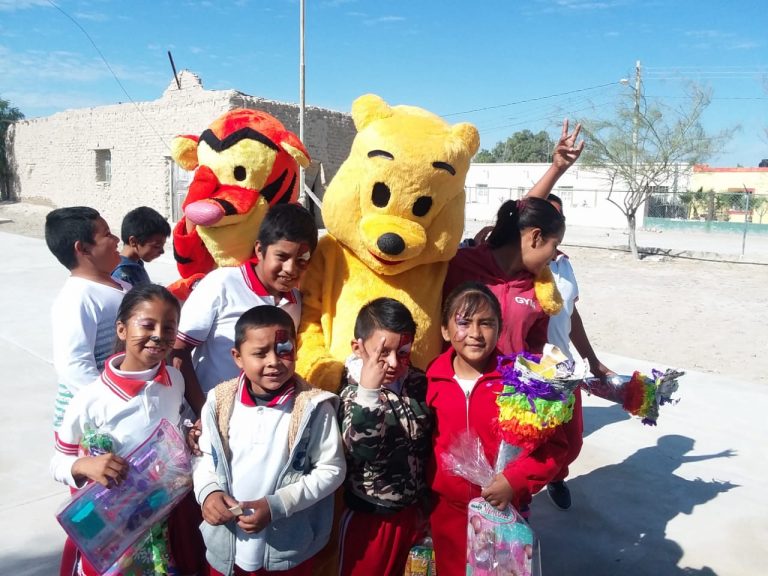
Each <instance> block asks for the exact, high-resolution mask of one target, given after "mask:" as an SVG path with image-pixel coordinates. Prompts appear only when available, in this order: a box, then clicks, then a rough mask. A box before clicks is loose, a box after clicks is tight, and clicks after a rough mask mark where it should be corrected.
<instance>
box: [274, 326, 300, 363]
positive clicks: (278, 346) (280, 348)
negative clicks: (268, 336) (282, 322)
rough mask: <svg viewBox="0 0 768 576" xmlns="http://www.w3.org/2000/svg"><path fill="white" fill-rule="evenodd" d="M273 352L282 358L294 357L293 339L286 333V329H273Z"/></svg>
mask: <svg viewBox="0 0 768 576" xmlns="http://www.w3.org/2000/svg"><path fill="white" fill-rule="evenodd" d="M275 353H276V354H277V356H278V358H283V359H284V360H293V359H294V358H295V355H296V352H295V347H294V345H293V340H291V338H290V336H289V335H288V330H282V329H280V330H275Z"/></svg>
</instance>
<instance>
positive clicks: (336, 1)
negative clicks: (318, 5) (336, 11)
mask: <svg viewBox="0 0 768 576" xmlns="http://www.w3.org/2000/svg"><path fill="white" fill-rule="evenodd" d="M355 2H357V0H327V1H326V2H323V6H329V7H331V8H338V7H339V6H344V5H346V4H354V3H355Z"/></svg>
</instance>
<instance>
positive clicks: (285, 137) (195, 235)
mask: <svg viewBox="0 0 768 576" xmlns="http://www.w3.org/2000/svg"><path fill="white" fill-rule="evenodd" d="M171 155H172V156H173V159H174V160H175V161H176V162H177V163H178V164H179V166H181V167H182V168H184V169H185V170H195V169H197V172H195V176H194V178H193V180H192V183H191V184H190V186H189V192H188V193H187V197H186V198H185V200H184V203H183V204H182V210H183V212H184V216H183V217H182V218H181V219H180V220H179V222H178V223H177V224H176V227H175V228H174V230H173V254H174V257H175V258H176V263H177V267H178V270H179V274H180V275H181V280H178V281H176V282H174V283H173V284H172V285H171V286H170V287H169V288H170V289H171V291H172V292H173V293H174V295H176V297H177V298H179V299H180V300H182V301H183V300H186V299H187V297H188V296H189V293H190V291H191V290H192V288H193V287H194V285H195V284H196V283H197V282H198V281H199V280H200V279H201V278H202V277H203V276H205V275H206V274H207V273H208V272H210V271H211V270H213V269H214V268H217V267H219V266H238V265H240V264H241V263H242V262H244V261H245V260H247V259H249V258H251V257H252V256H253V248H254V245H255V244H256V237H257V236H258V232H259V225H260V224H261V221H262V219H263V218H264V214H266V212H267V210H268V209H269V207H270V206H273V205H275V204H278V203H283V202H285V203H287V202H295V201H296V200H297V197H298V186H297V180H298V175H297V174H298V166H299V165H300V166H302V167H304V168H306V167H307V166H309V162H310V158H309V154H308V153H307V151H306V149H305V148H304V145H303V144H302V143H301V141H300V140H299V138H298V137H297V136H296V135H295V134H294V133H293V132H290V131H288V130H286V129H285V127H284V126H283V125H282V124H281V123H280V121H279V120H277V119H276V118H274V117H273V116H270V115H269V114H267V113H265V112H261V111H259V110H246V109H241V108H238V109H234V110H230V111H229V112H227V113H226V114H224V115H223V116H221V117H219V118H217V119H216V120H215V121H214V122H213V123H212V124H211V125H210V126H209V127H208V128H207V129H206V130H205V131H204V132H203V133H202V134H201V135H200V136H199V137H198V136H177V137H176V138H174V139H173V142H172V143H171Z"/></svg>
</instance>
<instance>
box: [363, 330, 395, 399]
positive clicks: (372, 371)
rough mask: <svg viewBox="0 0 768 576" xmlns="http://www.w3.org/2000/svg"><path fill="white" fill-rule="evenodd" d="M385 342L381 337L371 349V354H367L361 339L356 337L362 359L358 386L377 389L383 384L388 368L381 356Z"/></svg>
mask: <svg viewBox="0 0 768 576" xmlns="http://www.w3.org/2000/svg"><path fill="white" fill-rule="evenodd" d="M385 342H386V340H385V339H384V338H383V337H382V339H381V342H379V343H378V344H377V345H376V348H374V349H373V354H368V351H367V350H366V349H365V345H364V342H363V339H362V338H358V339H357V346H358V350H359V352H360V358H361V359H362V360H363V368H362V370H361V371H360V386H362V387H363V388H368V389H369V390H377V389H379V388H381V387H382V385H383V384H384V379H385V378H386V376H387V370H389V366H388V365H387V361H386V359H385V358H382V357H381V351H382V349H383V348H384V343H385Z"/></svg>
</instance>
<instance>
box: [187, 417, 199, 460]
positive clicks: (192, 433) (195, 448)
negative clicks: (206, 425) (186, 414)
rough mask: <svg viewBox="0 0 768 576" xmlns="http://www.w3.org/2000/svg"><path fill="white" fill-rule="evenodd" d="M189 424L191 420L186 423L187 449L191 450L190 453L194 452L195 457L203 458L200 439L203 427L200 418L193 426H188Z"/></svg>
mask: <svg viewBox="0 0 768 576" xmlns="http://www.w3.org/2000/svg"><path fill="white" fill-rule="evenodd" d="M188 422H189V420H185V421H184V426H186V427H187V437H186V441H187V448H189V451H190V452H192V454H193V455H194V456H202V455H203V453H202V452H201V451H200V446H199V445H198V439H199V438H200V434H201V433H202V431H203V425H202V423H201V422H200V418H198V419H197V421H196V422H195V423H194V424H192V425H191V426H190V425H189V424H188Z"/></svg>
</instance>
